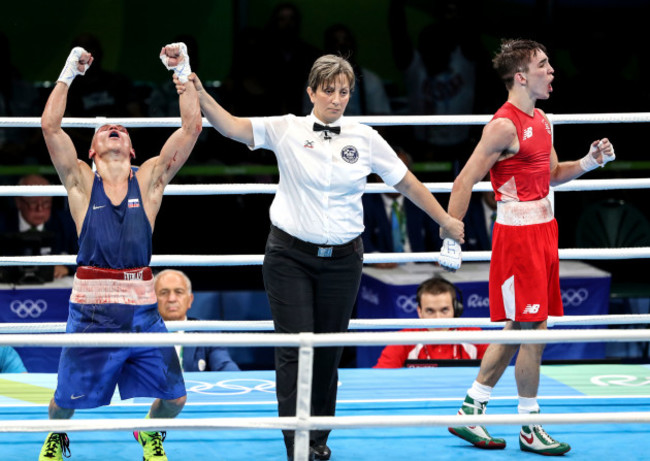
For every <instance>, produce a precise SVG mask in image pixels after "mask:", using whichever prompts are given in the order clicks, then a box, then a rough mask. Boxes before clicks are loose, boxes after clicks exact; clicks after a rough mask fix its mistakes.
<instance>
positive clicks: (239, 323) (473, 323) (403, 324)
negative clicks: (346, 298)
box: [0, 314, 650, 334]
mask: <svg viewBox="0 0 650 461" xmlns="http://www.w3.org/2000/svg"><path fill="white" fill-rule="evenodd" d="M547 324H548V326H549V327H553V326H578V325H644V324H650V314H627V315H566V316H564V317H555V316H550V317H549V318H548V322H547ZM504 325H505V322H492V321H491V320H490V319H489V318H484V317H462V318H454V319H419V318H412V319H352V320H351V321H350V327H349V329H350V330H384V329H397V328H399V329H402V328H459V327H481V328H502V327H503V326H504ZM165 326H166V327H167V330H169V331H172V332H173V331H195V332H197V331H219V332H224V331H273V321H272V320H189V321H167V322H165ZM65 327H66V324H65V323H64V322H41V323H0V334H13V333H64V332H65Z"/></svg>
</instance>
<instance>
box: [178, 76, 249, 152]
mask: <svg viewBox="0 0 650 461" xmlns="http://www.w3.org/2000/svg"><path fill="white" fill-rule="evenodd" d="M189 80H190V82H188V84H187V85H184V86H185V87H190V86H192V83H193V84H194V85H193V86H194V87H195V88H196V91H197V92H198V94H199V103H200V104H201V111H202V112H203V114H204V115H205V118H207V119H208V121H209V122H210V125H212V126H213V127H214V128H215V129H216V130H217V131H218V132H219V133H221V134H222V135H223V136H225V137H226V138H230V139H233V140H235V141H239V142H241V143H244V144H246V145H248V146H252V145H253V125H252V124H251V121H250V120H249V119H247V118H240V117H235V116H233V115H232V114H230V112H228V111H227V110H226V109H224V108H223V107H221V106H220V105H219V103H218V102H217V101H215V99H214V98H213V97H212V96H210V94H209V93H208V92H207V91H205V89H204V88H203V84H202V83H201V80H199V77H198V76H197V75H196V74H192V75H191V76H190V78H189ZM176 88H177V89H178V91H179V92H181V91H184V89H183V86H181V85H177V86H176Z"/></svg>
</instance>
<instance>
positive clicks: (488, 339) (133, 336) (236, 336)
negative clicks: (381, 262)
mask: <svg viewBox="0 0 650 461" xmlns="http://www.w3.org/2000/svg"><path fill="white" fill-rule="evenodd" d="M603 341H613V342H639V341H650V329H630V330H604V329H583V330H569V329H566V330H533V331H531V330H525V331H515V330H498V331H494V330H492V331H490V330H482V331H464V330H457V331H422V332H401V331H389V332H387V331H382V332H370V333H368V332H365V333H318V334H316V333H297V334H288V333H190V332H187V333H184V334H178V333H69V334H63V335H62V334H47V333H46V334H21V333H18V334H5V335H2V336H0V345H4V346H12V347H61V346H68V347H125V346H129V345H130V346H133V347H136V346H137V347H164V346H176V345H177V346H229V347H250V346H251V344H255V345H256V346H264V347H266V346H286V347H301V348H312V347H336V346H353V345H359V344H363V345H364V346H385V345H387V344H418V343H425V344H462V343H472V344H487V343H498V344H543V343H565V342H603Z"/></svg>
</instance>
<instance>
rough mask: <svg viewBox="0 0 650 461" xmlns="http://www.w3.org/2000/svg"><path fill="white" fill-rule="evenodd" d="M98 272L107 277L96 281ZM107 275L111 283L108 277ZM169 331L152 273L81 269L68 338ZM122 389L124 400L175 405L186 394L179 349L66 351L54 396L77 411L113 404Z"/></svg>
mask: <svg viewBox="0 0 650 461" xmlns="http://www.w3.org/2000/svg"><path fill="white" fill-rule="evenodd" d="M106 271H110V272H108V273H107V272H106ZM137 271H141V272H140V273H138V272H137ZM134 272H135V273H138V274H139V277H140V278H139V279H138V278H135V279H133V278H128V277H131V275H129V274H132V273H134ZM97 273H99V275H100V276H101V277H102V278H95V277H96V276H97V275H98V274H97ZM107 274H108V277H110V278H108V277H107V278H104V277H106V276H107ZM124 274H126V275H124ZM119 277H124V278H123V279H120V278H119ZM79 301H83V302H79ZM166 331H167V328H166V327H165V324H164V322H163V320H162V318H161V317H160V314H159V313H158V306H157V303H156V302H155V293H154V290H153V277H152V276H151V270H150V269H149V268H144V269H135V270H134V269H129V270H125V271H118V270H115V271H114V270H110V269H96V268H87V267H80V268H79V269H78V270H77V274H76V275H75V280H74V284H73V289H72V295H71V297H70V310H69V314H68V323H67V327H66V333H152V332H154V333H155V332H166ZM116 386H117V387H118V389H119V392H120V397H121V398H122V399H130V398H134V397H153V398H160V399H163V400H172V399H177V398H179V397H182V396H184V395H185V394H186V391H185V382H184V380H183V374H182V370H181V366H180V363H179V360H178V355H177V354H176V350H175V349H174V348H173V347H92V348H91V347H64V348H63V350H62V352H61V360H60V362H59V372H58V384H57V388H56V392H55V393H54V401H55V402H56V404H57V405H58V406H59V407H61V408H75V409H76V408H96V407H99V406H102V405H108V404H110V401H111V398H112V397H113V394H114V392H115V387H116Z"/></svg>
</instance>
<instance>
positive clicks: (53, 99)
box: [41, 49, 92, 232]
mask: <svg viewBox="0 0 650 461" xmlns="http://www.w3.org/2000/svg"><path fill="white" fill-rule="evenodd" d="M75 50H77V49H75ZM75 50H73V53H71V54H70V57H69V58H68V61H67V62H66V67H65V68H64V71H63V72H62V73H61V76H60V77H59V81H57V83H56V85H55V86H54V89H53V90H52V93H51V94H50V96H49V98H48V100H47V103H46V104H45V109H44V110H43V115H42V116H41V129H42V131H43V137H44V139H45V144H46V145H47V150H48V152H49V154H50V158H51V159H52V163H53V164H54V168H55V169H56V171H57V173H58V175H59V178H60V179H61V182H62V183H63V186H64V187H65V188H66V191H67V192H68V201H69V203H70V212H71V214H72V218H73V219H74V221H75V224H76V225H77V231H78V232H79V230H80V229H81V224H82V223H83V217H84V216H85V211H86V208H87V207H88V201H89V200H90V186H91V185H92V171H91V170H90V167H89V166H88V165H87V164H86V163H85V162H83V161H81V160H79V159H78V158H77V151H76V150H75V147H74V144H73V142H72V140H71V139H70V136H68V134H67V133H66V132H64V131H63V129H62V128H61V122H62V120H63V114H64V113H65V108H66V103H67V99H68V88H69V85H70V84H71V83H72V81H73V80H74V77H75V76H76V75H79V74H83V73H85V71H86V69H87V68H88V66H89V65H90V64H91V63H92V56H91V55H90V53H88V52H85V50H82V49H79V50H80V51H76V53H77V54H76V55H75V57H73V54H74V53H75ZM74 59H77V61H74Z"/></svg>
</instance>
